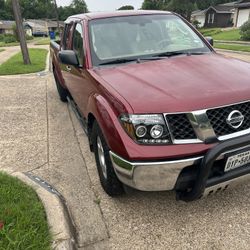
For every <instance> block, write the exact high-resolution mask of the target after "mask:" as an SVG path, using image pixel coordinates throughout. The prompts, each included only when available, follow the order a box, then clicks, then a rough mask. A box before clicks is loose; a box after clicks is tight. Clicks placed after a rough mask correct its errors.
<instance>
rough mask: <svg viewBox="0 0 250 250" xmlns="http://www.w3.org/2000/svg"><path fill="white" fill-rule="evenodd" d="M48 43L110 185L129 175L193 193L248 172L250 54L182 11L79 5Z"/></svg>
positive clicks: (190, 196) (149, 186)
mask: <svg viewBox="0 0 250 250" xmlns="http://www.w3.org/2000/svg"><path fill="white" fill-rule="evenodd" d="M209 41H210V42H211V40H209ZM50 50H51V61H52V65H53V73H54V76H55V80H56V85H57V89H58V92H59V95H60V98H61V100H62V101H65V102H66V101H69V102H70V103H71V104H72V106H73V107H74V109H75V111H76V113H77V115H78V118H79V120H80V121H81V124H82V125H83V128H84V130H85V132H86V134H87V135H88V138H89V144H90V148H91V150H92V151H93V152H94V153H95V158H96V163H97V169H98V173H99V177H100V181H101V184H102V186H103V188H104V190H105V191H106V192H107V193H108V194H109V195H111V196H115V195H118V194H121V193H123V191H124V185H127V186H130V187H132V188H135V189H138V190H142V191H163V190H175V191H176V194H177V198H178V199H181V200H184V201H192V200H196V199H199V198H200V197H202V196H203V195H206V194H211V193H216V192H218V191H222V190H225V189H227V188H228V187H229V186H231V185H233V184H234V183H236V182H242V181H243V180H246V179H248V178H249V177H250V134H249V133H250V84H249V79H250V64H248V63H246V62H243V61H239V60H236V59H231V58H227V57H224V56H222V55H218V54H217V53H216V52H215V51H214V50H213V48H212V46H211V45H210V44H209V42H208V40H207V39H205V38H204V37H203V36H202V35H201V34H200V33H199V32H198V31H197V30H196V29H195V28H194V27H193V26H192V25H190V24H189V23H188V22H187V21H186V20H184V19H183V18H181V17H180V16H178V15H176V14H174V13H170V12H161V11H121V12H119V11H116V12H112V13H88V14H80V15H75V16H72V17H69V18H68V19H67V20H66V22H65V28H64V33H63V37H62V40H61V41H60V42H57V43H56V42H51V47H50ZM62 126H63V124H62Z"/></svg>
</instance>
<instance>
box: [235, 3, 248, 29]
mask: <svg viewBox="0 0 250 250" xmlns="http://www.w3.org/2000/svg"><path fill="white" fill-rule="evenodd" d="M249 19H250V0H245V1H244V0H243V1H238V2H237V3H236V4H235V21H234V26H235V27H240V26H241V25H242V24H244V23H245V22H246V21H248V20H249Z"/></svg>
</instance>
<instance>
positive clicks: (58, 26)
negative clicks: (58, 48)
mask: <svg viewBox="0 0 250 250" xmlns="http://www.w3.org/2000/svg"><path fill="white" fill-rule="evenodd" d="M54 4H55V10H56V21H57V29H58V33H59V36H61V30H60V25H59V13H58V8H57V3H56V0H54Z"/></svg>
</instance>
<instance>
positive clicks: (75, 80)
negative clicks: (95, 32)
mask: <svg viewBox="0 0 250 250" xmlns="http://www.w3.org/2000/svg"><path fill="white" fill-rule="evenodd" d="M71 49H72V50H74V51H75V53H76V55H77V58H78V61H79V66H68V68H67V69H68V72H70V79H68V81H67V83H66V85H67V88H68V89H69V92H70V93H71V95H72V97H73V99H74V101H75V103H76V104H77V106H78V109H79V110H80V111H81V113H82V115H83V116H85V117H86V116H87V113H86V110H87V102H88V95H89V93H90V92H91V83H90V80H89V74H88V72H87V70H86V69H85V43H84V29H83V25H82V23H80V22H79V23H76V24H75V25H74V30H73V36H72V43H71Z"/></svg>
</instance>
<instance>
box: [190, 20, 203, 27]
mask: <svg viewBox="0 0 250 250" xmlns="http://www.w3.org/2000/svg"><path fill="white" fill-rule="evenodd" d="M192 24H193V25H194V27H195V28H196V29H199V28H200V25H201V23H200V22H199V21H198V20H193V21H192Z"/></svg>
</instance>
